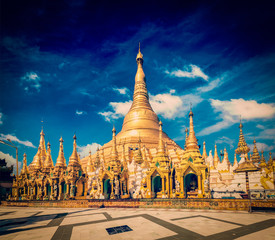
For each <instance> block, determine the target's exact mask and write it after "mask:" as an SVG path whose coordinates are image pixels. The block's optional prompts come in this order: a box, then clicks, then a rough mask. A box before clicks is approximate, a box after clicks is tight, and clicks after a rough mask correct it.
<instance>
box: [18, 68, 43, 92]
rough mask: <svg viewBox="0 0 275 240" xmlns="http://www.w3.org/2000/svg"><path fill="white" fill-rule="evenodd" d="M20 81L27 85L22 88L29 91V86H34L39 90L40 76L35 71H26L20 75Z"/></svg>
mask: <svg viewBox="0 0 275 240" xmlns="http://www.w3.org/2000/svg"><path fill="white" fill-rule="evenodd" d="M21 81H22V83H24V84H25V85H27V86H26V87H25V88H24V89H25V91H29V89H30V88H34V89H36V90H37V92H39V91H40V87H41V84H40V77H39V76H38V75H37V73H35V72H27V73H26V74H25V76H23V77H21Z"/></svg>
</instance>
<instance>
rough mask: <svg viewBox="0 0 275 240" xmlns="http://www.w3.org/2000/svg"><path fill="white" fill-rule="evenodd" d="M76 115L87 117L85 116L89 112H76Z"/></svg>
mask: <svg viewBox="0 0 275 240" xmlns="http://www.w3.org/2000/svg"><path fill="white" fill-rule="evenodd" d="M75 114H76V115H85V114H87V112H85V111H79V110H76V111H75Z"/></svg>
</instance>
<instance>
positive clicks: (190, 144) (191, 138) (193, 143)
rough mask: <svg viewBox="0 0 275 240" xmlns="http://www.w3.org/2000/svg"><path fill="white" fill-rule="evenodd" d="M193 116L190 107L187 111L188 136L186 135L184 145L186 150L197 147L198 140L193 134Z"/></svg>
mask: <svg viewBox="0 0 275 240" xmlns="http://www.w3.org/2000/svg"><path fill="white" fill-rule="evenodd" d="M193 116H194V114H193V112H192V109H190V113H189V136H188V140H187V145H186V149H188V150H190V149H199V146H198V140H197V138H196V136H195V131H194V123H193Z"/></svg>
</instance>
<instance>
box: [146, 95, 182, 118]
mask: <svg viewBox="0 0 275 240" xmlns="http://www.w3.org/2000/svg"><path fill="white" fill-rule="evenodd" d="M150 99H151V101H150V102H151V105H152V107H153V109H154V111H155V112H156V114H160V115H161V116H163V117H164V118H166V119H174V118H175V117H176V116H177V115H178V111H179V110H180V109H182V108H183V101H182V99H181V98H180V97H179V96H175V95H171V94H170V93H164V94H157V95H155V96H152V95H151V96H150Z"/></svg>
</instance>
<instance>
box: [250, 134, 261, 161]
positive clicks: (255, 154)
mask: <svg viewBox="0 0 275 240" xmlns="http://www.w3.org/2000/svg"><path fill="white" fill-rule="evenodd" d="M253 143H254V148H253V154H252V161H253V163H259V161H260V154H259V152H258V149H257V146H256V140H255V138H254V141H253Z"/></svg>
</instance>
